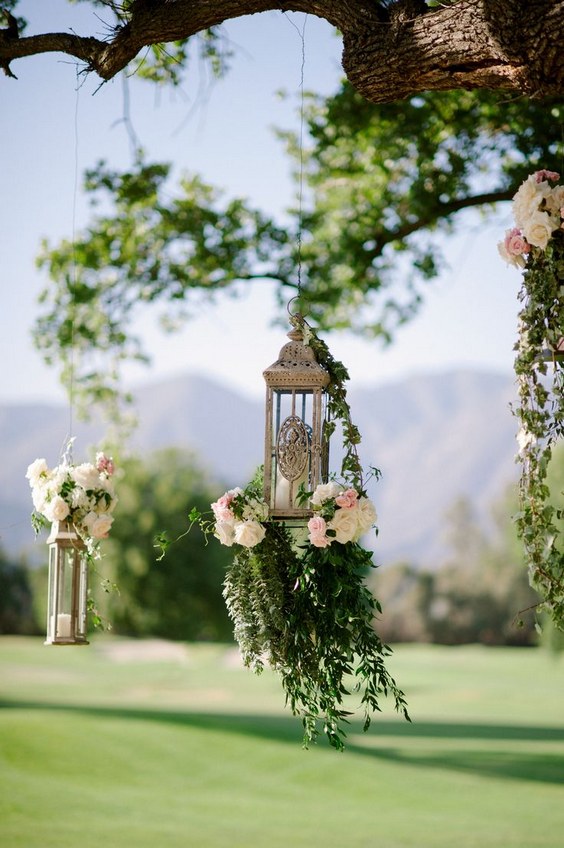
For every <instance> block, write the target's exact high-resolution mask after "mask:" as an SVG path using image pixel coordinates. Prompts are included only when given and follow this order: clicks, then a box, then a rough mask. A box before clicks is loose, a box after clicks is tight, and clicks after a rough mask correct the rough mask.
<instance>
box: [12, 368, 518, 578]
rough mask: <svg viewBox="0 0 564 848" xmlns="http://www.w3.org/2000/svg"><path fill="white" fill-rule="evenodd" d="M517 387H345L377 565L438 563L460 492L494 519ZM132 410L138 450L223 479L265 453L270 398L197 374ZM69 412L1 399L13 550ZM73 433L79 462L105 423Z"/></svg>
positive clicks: (436, 378) (30, 541)
mask: <svg viewBox="0 0 564 848" xmlns="http://www.w3.org/2000/svg"><path fill="white" fill-rule="evenodd" d="M514 396H515V386H514V382H513V379H512V377H510V376H505V375H501V374H493V373H487V372H478V371H453V372H448V373H442V374H432V375H423V376H414V377H410V378H408V379H405V380H402V381H399V382H396V383H391V384H388V385H383V386H377V387H373V388H366V387H363V388H354V387H352V388H351V389H350V390H349V401H350V404H351V408H352V414H353V420H354V421H355V423H356V424H357V425H358V427H359V429H360V432H361V434H362V445H361V458H362V460H363V463H364V464H365V466H368V465H374V466H376V467H378V468H379V469H380V470H381V472H382V477H381V479H380V480H379V481H378V482H374V481H373V482H372V483H371V488H370V495H371V497H372V498H373V500H374V502H375V504H376V507H377V510H378V518H379V521H378V523H379V528H380V532H379V536H378V539H377V540H376V541H375V543H374V548H375V551H376V557H375V558H376V561H377V562H379V563H381V564H384V565H385V564H387V563H391V562H396V561H398V560H400V559H401V560H406V561H411V562H413V563H415V564H417V565H425V566H430V567H432V566H433V565H434V564H437V563H438V562H439V561H440V559H441V557H444V554H445V541H444V532H443V526H444V515H445V512H446V511H447V510H448V508H449V507H450V506H451V505H452V504H453V503H454V502H455V501H456V500H457V499H459V498H461V497H464V498H466V499H468V501H469V502H470V503H471V504H472V505H473V506H474V508H475V511H476V514H477V515H478V517H479V518H480V519H481V521H482V522H483V523H484V525H486V523H487V520H488V514H489V510H490V507H491V505H492V503H493V502H494V501H495V500H496V499H497V498H499V497H501V496H502V495H503V493H504V490H505V488H506V487H507V485H508V484H509V483H510V482H511V481H514V480H516V478H517V467H516V465H515V462H514V455H515V431H516V422H515V419H514V418H513V417H512V414H511V411H510V403H511V401H512V400H513V399H514ZM134 408H135V411H136V414H137V418H138V426H137V428H136V430H135V432H134V434H133V435H132V437H131V440H130V445H129V448H130V450H131V451H132V452H135V453H141V454H144V453H147V452H150V451H153V450H156V449H159V448H164V447H171V446H175V447H180V448H183V449H190V450H192V451H193V452H194V453H196V454H197V455H198V456H199V458H200V459H201V462H202V464H203V465H204V466H205V467H208V468H209V469H210V472H212V473H213V476H214V477H215V478H216V479H219V480H222V481H224V482H225V485H226V486H234V485H244V484H245V483H246V482H247V480H249V479H250V477H251V476H252V475H253V473H254V470H255V468H256V466H257V465H259V464H260V463H261V462H262V452H263V444H264V429H263V428H264V423H263V422H264V410H263V405H262V404H261V403H260V402H258V401H254V400H249V399H248V398H246V397H244V396H242V395H240V394H238V393H236V392H234V391H233V390H231V389H230V388H228V387H227V386H223V385H220V384H219V383H216V382H214V381H212V380H209V379H206V378H202V377H197V376H194V375H190V374H188V375H185V376H180V377H175V378H171V379H168V380H162V381H159V382H155V383H153V384H147V385H145V386H144V387H142V388H140V389H139V390H138V391H137V392H136V393H135V396H134ZM68 419H69V413H68V410H67V409H65V408H64V407H61V406H54V405H53V406H50V405H46V404H43V405H40V404H29V405H25V404H21V405H17V404H14V405H3V406H2V405H0V545H1V546H2V547H3V548H4V549H5V550H6V551H7V552H9V553H16V552H19V551H21V550H22V549H25V548H27V549H30V550H32V549H33V546H34V538H33V533H32V531H31V528H30V525H29V514H30V510H31V498H30V491H29V486H28V483H27V480H26V479H25V472H26V469H27V466H28V465H29V463H30V462H32V461H33V460H34V459H35V458H37V457H41V456H43V457H45V458H46V459H47V462H48V464H49V465H55V464H57V462H58V457H59V455H60V452H61V448H62V446H63V444H64V440H65V434H66V433H67V432H68V427H69V420H68ZM74 432H75V434H76V436H77V440H76V445H77V448H76V449H75V454H77V453H80V457H79V458H78V459H77V461H85V460H86V459H87V458H89V456H90V454H88V453H87V448H88V447H89V446H91V445H96V444H99V443H100V441H101V440H102V439H103V435H104V431H103V428H102V427H101V426H100V425H99V424H88V425H85V424H79V425H77V426H76V428H75V431H74ZM118 510H119V507H118ZM116 517H119V511H118V512H117V513H116Z"/></svg>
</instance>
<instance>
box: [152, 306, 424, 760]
mask: <svg viewBox="0 0 564 848" xmlns="http://www.w3.org/2000/svg"><path fill="white" fill-rule="evenodd" d="M294 320H295V321H298V322H300V329H301V330H302V333H303V337H304V340H307V344H310V345H311V347H312V349H313V350H314V353H315V356H316V359H317V361H318V362H319V363H320V364H321V365H322V366H323V367H324V368H325V369H326V370H327V371H328V373H329V375H330V384H329V387H328V389H327V392H328V396H329V397H328V407H329V411H330V413H331V416H332V420H331V421H330V422H329V423H328V424H327V433H330V432H333V431H334V429H335V426H336V422H337V421H339V422H340V424H341V428H342V433H343V448H344V450H343V459H342V462H341V477H342V479H343V481H344V482H343V484H341V483H338V482H336V481H334V480H331V481H330V482H328V483H326V484H321V485H319V486H317V488H316V489H315V491H312V492H308V491H305V490H303V489H302V490H301V491H300V493H299V499H300V501H301V503H302V505H306V504H307V505H308V507H309V509H310V510H311V513H312V514H311V517H310V519H309V522H308V524H307V527H305V526H303V525H300V526H292V523H291V522H288V523H285V522H284V521H280V520H275V519H271V518H269V510H268V506H267V504H266V503H265V501H264V498H263V487H262V470H260V471H259V473H258V474H257V477H256V478H255V480H253V481H252V482H251V483H249V485H248V486H247V487H246V488H245V489H241V488H235V489H230V490H229V491H228V492H226V493H225V494H224V495H222V496H221V497H220V498H219V499H218V500H217V501H215V502H214V503H213V504H212V505H211V509H212V514H213V519H212V520H208V519H207V518H205V517H204V516H203V515H202V514H201V513H200V512H199V511H198V510H192V512H191V514H190V522H191V524H190V527H192V526H193V524H194V523H197V524H199V526H200V527H201V529H202V530H203V531H204V532H205V533H206V534H211V535H213V536H215V537H216V538H217V539H218V540H219V541H220V542H221V543H222V544H223V545H227V546H229V547H232V546H234V547H235V556H234V558H233V562H232V564H231V566H230V567H229V569H228V571H227V575H226V578H225V582H224V592H223V594H224V597H225V601H226V605H227V609H228V612H229V614H230V617H231V619H232V621H233V624H234V635H235V638H236V640H237V642H238V643H239V648H240V651H241V655H242V658H243V661H244V663H245V665H246V666H247V667H250V668H252V669H253V670H254V671H255V672H257V673H260V672H261V671H262V670H263V668H264V665H265V664H268V665H270V667H271V668H273V669H274V670H275V671H277V672H278V673H279V674H280V677H281V680H282V686H283V688H284V690H285V693H286V702H287V703H288V704H289V705H290V708H291V710H292V712H293V714H294V715H299V716H300V717H301V719H302V723H303V727H304V736H303V741H304V745H305V746H306V747H307V746H308V745H309V743H311V742H313V741H315V740H316V738H317V736H318V735H319V725H320V724H321V725H322V727H323V731H324V732H325V734H326V736H327V738H328V740H329V742H330V744H331V745H332V746H333V747H334V748H336V749H337V750H342V749H343V748H344V741H343V739H344V737H345V736H346V733H345V730H344V728H343V725H345V724H347V723H348V720H349V719H348V717H349V716H350V715H352V713H353V712H354V710H353V711H351V710H350V709H348V708H347V707H349V706H351V699H352V697H354V693H357V698H359V702H358V705H359V706H360V708H361V709H362V710H363V713H364V724H363V729H364V730H365V731H366V730H368V728H369V726H370V724H371V716H372V715H373V713H374V712H376V711H380V697H381V696H382V695H384V696H387V695H391V696H392V697H393V699H394V704H395V708H396V710H397V711H398V712H400V713H402V714H403V715H404V717H405V718H406V719H408V720H409V715H408V712H407V705H406V700H405V696H404V693H403V692H402V691H401V689H399V688H398V686H397V685H396V682H395V680H394V679H393V677H392V676H391V675H390V673H389V671H388V669H387V667H386V664H385V660H386V658H387V657H388V656H389V655H390V654H391V649H390V648H389V647H388V646H387V645H385V644H384V643H383V642H382V640H381V639H380V637H379V636H378V634H377V632H376V630H375V629H374V619H375V617H376V616H377V614H378V613H379V612H381V608H380V604H379V603H378V601H377V600H376V599H375V598H374V597H373V596H372V594H371V592H370V591H369V589H368V587H367V586H366V584H365V577H366V574H367V572H368V570H369V569H370V568H373V567H374V563H373V561H372V552H371V551H369V550H365V549H364V548H363V547H362V545H361V544H360V539H361V537H362V536H363V535H364V534H365V533H366V532H367V531H368V530H370V529H371V528H372V527H374V524H375V521H376V510H375V508H374V505H373V503H372V501H371V500H370V499H369V498H368V496H367V493H366V490H365V482H364V480H363V472H362V467H361V464H360V460H359V456H358V450H357V448H358V444H359V442H360V434H359V432H358V429H357V428H356V427H355V425H354V424H353V423H352V421H351V416H350V408H349V406H348V403H347V400H346V389H345V387H344V381H345V380H347V379H348V373H347V371H346V369H345V368H344V366H343V365H342V364H341V363H340V362H338V361H336V360H335V359H333V357H332V356H331V354H330V353H329V351H328V348H327V346H326V345H325V343H324V342H323V341H321V340H320V339H319V338H318V337H317V335H316V333H315V332H314V331H313V329H312V328H311V327H309V326H308V325H306V324H305V322H304V321H303V318H301V316H294ZM371 474H372V475H374V476H376V477H377V476H379V472H378V471H377V469H374V468H373V469H371ZM156 541H157V545H158V546H159V547H161V548H162V551H163V555H164V552H165V550H166V547H167V546H168V544H170V542H168V540H167V539H166V538H164V537H163V536H161V537H159V538H158V539H157V540H156ZM349 696H351V697H349ZM353 706H354V704H353Z"/></svg>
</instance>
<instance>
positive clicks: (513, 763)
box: [0, 700, 564, 784]
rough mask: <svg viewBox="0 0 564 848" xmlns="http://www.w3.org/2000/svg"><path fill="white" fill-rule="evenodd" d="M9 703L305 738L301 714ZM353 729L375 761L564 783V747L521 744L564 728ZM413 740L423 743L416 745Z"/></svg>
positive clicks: (391, 724)
mask: <svg viewBox="0 0 564 848" xmlns="http://www.w3.org/2000/svg"><path fill="white" fill-rule="evenodd" d="M2 709H22V710H38V711H58V712H65V713H75V714H77V715H86V716H93V717H96V718H112V719H123V720H124V721H156V722H161V723H164V724H176V725H180V726H183V727H186V728H193V729H196V730H209V731H212V732H221V733H234V734H239V735H242V736H247V737H254V738H256V739H264V740H268V741H273V742H281V743H286V744H291V745H293V746H296V745H299V744H300V741H301V723H300V720H299V719H298V718H294V717H292V716H267V715H251V714H246V715H234V714H228V713H196V712H178V711H174V710H149V709H135V708H128V707H112V706H107V707H105V706H91V705H69V704H57V703H52V704H49V703H42V702H34V701H8V700H0V710H2ZM348 734H349V736H348V739H347V740H345V742H346V747H347V751H348V752H351V753H354V754H356V755H360V756H363V757H369V758H372V759H375V760H380V761H382V760H384V761H387V762H390V763H395V764H398V765H409V766H415V767H420V768H436V769H441V770H454V771H462V772H467V773H473V774H478V775H482V776H485V777H495V778H503V779H510V780H529V781H540V782H545V783H554V784H562V783H564V753H558V752H556V753H545V752H539V751H534V750H519V744H518V743H521V742H523V743H535V742H552V743H562V742H564V728H563V727H540V726H528V725H504V724H464V723H450V722H429V721H426V722H414V723H413V724H409V723H407V722H403V721H401V720H399V719H393V720H386V719H379V718H376V719H375V720H374V722H373V724H372V726H371V728H370V731H369V733H368V734H366V736H364V734H362V729H361V725H360V724H359V723H357V722H351V724H350V725H349V727H348ZM359 734H361V736H360V737H359ZM392 740H393V743H392ZM410 740H413V741H414V743H415V744H414V745H411V744H410ZM421 740H440V741H439V742H438V745H437V746H436V747H432V745H427V746H421V745H419V744H417V741H421ZM468 741H470V742H472V741H476V742H480V741H483V742H487V743H489V744H487V745H486V746H483V747H480V748H476V747H474V748H468V746H465V745H464V742H468ZM445 742H451V743H452V745H451V746H448V747H447V746H446V745H445ZM460 743H462V747H461V744H460ZM506 743H509V745H507V744H506ZM515 743H517V744H515ZM318 747H320V748H321V747H325V748H326V750H327V751H329V750H330V749H329V747H328V746H325V744H324V739H323V734H322V733H321V734H320V737H319V746H318ZM345 756H346V752H345Z"/></svg>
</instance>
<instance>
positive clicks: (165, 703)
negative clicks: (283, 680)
mask: <svg viewBox="0 0 564 848" xmlns="http://www.w3.org/2000/svg"><path fill="white" fill-rule="evenodd" d="M144 647H146V649H147V650H142V648H144ZM152 647H153V643H147V644H146V645H145V646H144V645H139V644H138V643H133V644H131V643H128V642H126V641H122V640H114V639H109V638H108V637H100V638H98V639H97V640H95V642H94V644H93V645H91V646H90V647H81V648H66V649H65V648H54V647H51V648H46V647H43V645H42V643H41V639H37V640H32V639H18V638H11V637H3V638H0V707H2V709H0V846H2V848H71V846H72V848H75V846H80V848H101V846H103V848H263V846H264V848H302V846H304V848H305V846H308V848H318V846H319V848H364V846H366V847H367V848H368V846H369V848H399V846H411V847H412V848H427V846H428V848H443V846H444V848H447V846H448V848H469V846H472V848H474V846H476V848H494V846H499V848H516V846H523V848H525V846H526V848H532V847H533V846H539V847H540V846H542V848H562V846H563V845H564V658H563V661H559V660H555V659H554V658H552V657H550V656H549V655H548V654H546V653H544V652H541V651H540V650H525V649H485V648H479V647H463V648H441V647H428V646H426V647H423V646H414V647H404V646H400V647H398V648H397V649H396V651H395V653H394V656H393V658H392V662H391V667H392V670H393V672H394V674H395V675H396V677H397V680H398V682H399V683H400V685H402V687H403V688H404V689H405V690H406V693H407V695H408V700H409V704H410V710H411V713H412V718H413V724H412V725H409V724H407V723H406V722H403V721H402V720H400V719H399V718H397V717H396V716H395V715H394V714H393V713H392V712H391V707H390V708H389V709H386V710H385V711H384V713H383V714H382V716H381V717H379V718H377V719H375V722H374V724H373V727H372V728H371V730H370V732H369V733H368V734H366V735H364V734H362V733H360V732H359V731H358V728H357V727H354V726H353V728H352V729H351V733H350V735H349V744H348V747H347V750H346V752H345V753H344V754H337V753H336V752H334V751H333V750H332V749H330V748H329V747H328V745H327V744H326V743H325V742H324V741H321V742H320V743H319V745H318V746H316V747H315V748H313V749H312V750H310V751H303V750H302V748H301V726H300V723H299V721H297V720H296V719H294V718H293V717H292V716H290V715H289V714H288V713H287V712H286V711H284V709H283V696H282V692H281V689H280V688H279V686H278V684H277V681H276V678H275V677H274V676H273V675H270V674H267V673H265V674H264V675H262V676H261V677H255V676H254V675H252V674H251V673H250V672H248V671H246V670H244V669H242V668H241V667H240V665H239V663H238V661H237V655H236V652H235V651H234V650H233V649H231V648H226V647H220V646H190V645H189V646H186V647H185V652H184V654H183V655H182V656H168V655H165V656H164V657H163V658H162V659H156V658H155V657H154V656H153V657H151V650H150V649H151V648H152ZM179 647H180V649H181V650H182V646H176V649H178V648H179Z"/></svg>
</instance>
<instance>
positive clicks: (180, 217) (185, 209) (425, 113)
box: [35, 85, 564, 400]
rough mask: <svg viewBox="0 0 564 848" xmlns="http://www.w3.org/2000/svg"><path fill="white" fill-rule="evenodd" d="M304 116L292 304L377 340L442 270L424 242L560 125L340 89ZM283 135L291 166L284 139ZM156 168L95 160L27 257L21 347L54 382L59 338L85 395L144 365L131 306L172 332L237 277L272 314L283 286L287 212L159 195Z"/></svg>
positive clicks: (480, 95) (506, 107) (113, 387)
mask: <svg viewBox="0 0 564 848" xmlns="http://www.w3.org/2000/svg"><path fill="white" fill-rule="evenodd" d="M306 117H307V122H308V127H309V133H310V143H309V148H308V149H306V150H305V152H304V153H305V162H304V165H305V178H306V180H307V182H308V184H309V187H310V192H309V195H308V196H307V197H306V199H305V206H306V208H305V212H304V214H303V222H302V224H303V237H302V240H301V241H302V247H301V295H300V300H299V303H298V309H299V310H300V311H301V312H302V313H304V314H305V315H307V316H308V317H311V318H313V319H314V321H315V323H317V324H318V325H319V326H320V327H322V328H323V329H331V328H337V327H347V326H352V327H353V328H354V329H356V330H358V331H362V332H365V333H370V334H373V335H375V336H380V337H381V338H384V339H386V340H389V339H391V337H392V336H393V333H394V332H395V330H396V329H397V327H398V325H400V324H401V323H403V322H405V321H407V320H408V319H409V318H410V317H412V316H413V315H414V314H415V312H416V310H417V308H418V307H419V305H420V303H421V301H422V299H423V295H424V290H425V286H426V284H427V281H429V280H430V279H432V278H433V277H434V276H435V275H436V274H437V273H438V270H439V269H440V268H441V267H442V265H443V264H444V262H443V258H442V254H441V250H440V246H439V245H440V241H439V239H440V237H442V236H444V235H445V234H446V233H449V232H450V231H451V230H452V229H453V228H454V226H455V222H456V215H457V213H458V212H460V211H461V210H464V209H470V208H474V207H478V208H484V205H485V208H491V204H492V203H495V202H498V201H503V200H507V199H509V198H510V197H511V196H512V194H513V193H514V191H515V189H516V187H517V185H518V184H519V182H520V181H521V180H522V179H523V177H524V176H525V175H526V173H527V172H528V170H529V169H530V167H531V164H532V165H533V167H534V166H535V165H537V164H538V163H540V162H542V163H543V164H544V165H546V167H556V164H557V159H558V157H559V155H560V152H561V147H562V145H561V143H560V142H559V141H558V138H559V137H560V134H559V132H556V131H555V126H558V124H559V123H560V124H561V123H562V120H563V117H564V116H563V113H562V107H561V105H558V104H556V103H553V104H550V103H544V104H538V103H535V102H533V101H527V100H519V101H511V102H509V101H500V100H499V99H498V97H497V96H496V95H494V94H491V93H488V92H463V93H458V94H448V93H439V94H436V93H435V94H433V93H428V94H425V95H422V96H418V97H415V98H412V99H411V100H409V101H407V102H404V103H402V104H401V105H400V104H397V105H396V104H390V105H385V106H373V105H371V104H368V103H367V102H366V101H364V100H362V99H361V98H360V97H359V96H358V95H356V94H355V93H354V92H353V91H352V89H351V88H350V86H348V85H344V86H343V88H342V89H341V91H340V92H339V93H338V94H337V95H335V96H334V97H330V98H328V99H327V100H321V99H319V98H311V99H310V102H309V105H308V108H307V115H306ZM285 138H286V141H287V143H288V146H289V150H290V153H291V154H292V155H293V156H294V157H298V150H297V144H296V139H295V138H294V137H292V136H291V135H288V134H286V135H285ZM169 172H170V167H169V166H168V165H165V164H158V163H152V164H151V163H147V162H145V161H143V159H142V158H141V157H139V158H138V160H137V162H136V163H135V164H134V166H133V167H132V168H131V169H130V170H128V171H126V172H123V173H119V172H117V171H113V170H111V169H109V168H108V166H106V165H105V164H103V163H101V164H100V165H98V166H97V168H95V169H92V170H90V171H88V172H87V174H86V181H85V189H86V191H87V192H88V193H89V195H90V197H91V200H92V205H93V210H94V214H93V217H92V221H91V223H90V225H89V226H88V228H87V229H86V230H85V231H84V232H83V233H81V234H78V235H77V237H76V238H75V243H74V245H73V244H71V243H70V242H69V241H65V242H63V243H62V244H60V245H58V246H57V247H55V248H53V247H51V246H49V245H44V247H43V252H42V255H41V257H40V260H39V261H40V265H41V266H42V267H44V268H46V269H48V271H49V274H50V277H51V279H52V282H51V283H50V284H49V286H48V287H47V288H46V289H45V291H44V293H43V295H42V301H43V305H44V313H43V315H42V316H41V317H40V319H39V321H38V323H37V326H36V332H35V338H36V342H37V345H38V347H39V348H40V349H41V350H42V351H43V353H44V356H45V358H46V359H47V361H50V362H55V361H59V362H62V364H63V367H64V368H66V375H67V377H68V365H69V361H70V350H71V340H72V342H73V345H74V349H75V361H74V369H75V375H76V380H75V382H76V386H77V388H80V387H81V388H82V390H83V392H84V394H85V396H86V397H88V399H89V400H92V399H108V398H111V397H113V396H115V392H116V391H117V390H118V388H119V369H120V364H121V363H122V362H123V361H124V360H127V359H131V358H133V359H135V358H137V359H142V358H143V357H144V352H143V350H142V346H141V344H140V341H139V340H138V339H136V338H134V337H132V336H131V334H130V329H129V328H130V325H131V318H132V316H133V314H134V311H135V310H136V309H137V308H138V307H139V306H140V305H142V304H148V303H160V304H162V305H164V306H165V310H166V314H165V316H164V323H165V326H166V327H167V328H169V329H172V328H174V327H176V326H178V325H179V322H180V319H181V318H182V317H183V315H184V314H185V311H186V310H187V311H188V312H193V311H197V309H198V304H199V302H201V298H202V297H204V298H207V297H210V296H213V294H215V293H217V292H219V291H222V290H225V289H228V288H229V287H231V286H232V284H233V283H234V282H235V281H237V280H250V279H255V278H268V279H270V280H272V281H273V283H274V284H275V285H276V286H277V290H278V292H279V294H280V300H281V303H284V302H285V301H286V300H287V293H288V291H295V289H296V288H297V286H298V276H297V268H298V254H297V241H298V239H297V229H298V227H299V215H298V212H297V210H294V214H293V221H292V223H291V224H290V225H289V226H288V227H286V228H285V229H282V228H281V227H280V226H278V225H277V224H276V223H275V222H274V221H272V220H271V219H269V217H268V216H267V215H265V214H264V213H262V212H259V211H257V210H255V209H253V208H251V207H250V205H249V204H248V203H247V202H246V201H244V200H243V199H231V200H225V199H223V198H222V197H221V195H220V193H219V192H218V191H217V190H215V189H214V188H212V187H211V186H209V185H206V184H205V183H204V182H203V181H202V180H201V179H199V178H198V177H196V176H185V177H184V178H182V180H181V181H180V184H179V185H178V187H177V188H176V189H174V188H172V187H171V186H170V184H169ZM98 209H103V210H104V211H103V212H99V211H98ZM63 377H65V375H63Z"/></svg>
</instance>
